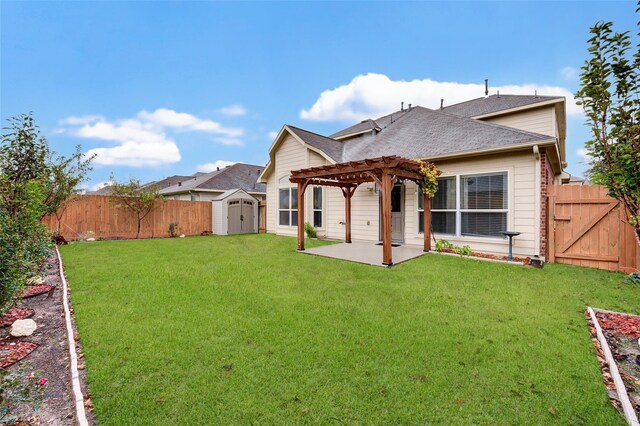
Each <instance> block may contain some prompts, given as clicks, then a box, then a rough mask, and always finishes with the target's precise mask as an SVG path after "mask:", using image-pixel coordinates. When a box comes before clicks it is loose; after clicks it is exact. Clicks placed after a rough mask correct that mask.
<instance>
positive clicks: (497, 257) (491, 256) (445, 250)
mask: <svg viewBox="0 0 640 426" xmlns="http://www.w3.org/2000/svg"><path fill="white" fill-rule="evenodd" d="M441 251H442V253H452V254H458V253H456V252H455V251H454V250H453V249H449V248H443V249H442V250H441ZM469 256H471V257H479V258H481V259H490V260H501V261H504V262H506V261H507V256H503V255H497V254H490V253H480V252H475V251H474V252H472V253H471V254H470V255H469ZM513 262H519V263H522V264H523V265H529V264H530V263H531V258H529V257H519V256H513Z"/></svg>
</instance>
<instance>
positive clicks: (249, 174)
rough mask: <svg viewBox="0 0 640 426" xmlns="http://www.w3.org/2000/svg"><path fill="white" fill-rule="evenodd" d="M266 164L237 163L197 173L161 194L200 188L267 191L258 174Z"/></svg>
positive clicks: (165, 189)
mask: <svg viewBox="0 0 640 426" xmlns="http://www.w3.org/2000/svg"><path fill="white" fill-rule="evenodd" d="M263 169H264V166H254V165H251V164H243V163H236V164H233V165H231V166H228V167H225V168H224V169H221V170H216V171H213V172H211V173H203V174H196V175H194V176H190V177H189V179H187V180H185V181H182V182H181V183H180V184H179V185H178V184H175V185H172V186H169V187H167V188H164V189H163V190H161V191H160V193H161V194H173V193H176V192H185V191H189V190H198V189H217V190H222V191H227V190H230V189H236V188H241V189H244V190H245V191H246V192H266V186H265V185H264V184H263V183H258V176H260V173H261V172H262V170H263Z"/></svg>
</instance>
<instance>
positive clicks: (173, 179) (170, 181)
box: [140, 173, 197, 190]
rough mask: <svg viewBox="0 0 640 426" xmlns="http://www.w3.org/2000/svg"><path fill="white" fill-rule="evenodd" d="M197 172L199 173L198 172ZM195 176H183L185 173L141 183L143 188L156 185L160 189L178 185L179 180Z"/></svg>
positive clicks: (182, 180)
mask: <svg viewBox="0 0 640 426" xmlns="http://www.w3.org/2000/svg"><path fill="white" fill-rule="evenodd" d="M196 174H197V173H196ZM191 178H193V176H183V175H173V176H169V177H167V178H164V179H162V180H158V181H152V182H148V183H145V184H144V185H141V186H140V187H141V188H147V187H149V186H152V185H155V186H157V187H158V190H161V189H164V188H168V187H170V186H173V185H176V184H177V183H178V182H184V181H185V180H188V179H191Z"/></svg>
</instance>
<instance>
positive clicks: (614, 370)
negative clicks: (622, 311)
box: [587, 307, 640, 426]
mask: <svg viewBox="0 0 640 426" xmlns="http://www.w3.org/2000/svg"><path fill="white" fill-rule="evenodd" d="M587 311H588V312H589V316H590V317H591V321H593V326H594V327H595V329H596V336H597V337H598V341H599V342H600V346H601V347H602V352H603V353H604V358H605V360H606V361H607V364H609V372H610V373H611V378H612V379H613V384H614V385H615V386H616V392H617V393H618V398H619V400H620V405H622V414H623V415H624V418H625V419H626V420H627V422H628V423H629V424H630V425H631V426H640V423H639V422H638V417H637V416H636V411H635V410H634V408H633V406H632V405H631V401H630V400H629V395H627V389H626V387H625V386H624V382H623V381H622V377H620V372H619V371H618V365H617V364H616V361H615V359H613V355H612V354H611V349H610V348H609V343H607V339H606V338H605V337H604V333H603V332H602V328H601V327H600V323H599V322H598V318H597V317H596V313H595V312H594V311H593V308H591V307H587ZM604 312H606V311H604Z"/></svg>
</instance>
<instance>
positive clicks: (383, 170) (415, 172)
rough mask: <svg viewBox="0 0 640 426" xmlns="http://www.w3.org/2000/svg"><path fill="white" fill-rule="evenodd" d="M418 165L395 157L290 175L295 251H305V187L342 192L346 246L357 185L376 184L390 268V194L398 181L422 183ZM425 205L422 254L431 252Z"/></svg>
mask: <svg viewBox="0 0 640 426" xmlns="http://www.w3.org/2000/svg"><path fill="white" fill-rule="evenodd" d="M420 166H421V163H420V162H418V161H415V160H409V159H407V158H402V157H398V156H386V157H378V158H368V159H364V160H360V161H349V162H345V163H338V164H328V165H326V166H320V167H312V168H307V169H301V170H294V171H292V172H291V177H290V178H289V180H290V181H291V182H292V183H297V184H298V250H304V208H305V207H304V193H305V189H306V188H307V186H308V185H314V186H332V187H338V188H340V189H341V190H342V194H343V195H344V198H345V242H347V243H350V242H351V199H352V197H353V194H354V193H355V190H356V188H357V187H358V185H360V184H362V183H365V182H375V183H376V184H377V185H378V186H379V187H380V189H381V192H382V263H384V264H385V265H389V266H390V265H393V258H392V244H391V238H392V232H391V226H392V224H391V191H392V189H393V185H394V184H395V182H396V181H398V180H410V181H413V182H416V183H417V184H418V186H421V185H422V183H423V179H424V176H423V175H422V173H420ZM423 202H424V213H423V214H424V217H423V219H424V250H425V251H429V250H430V249H431V244H430V241H431V240H430V238H431V211H430V208H429V198H428V197H427V195H425V194H423Z"/></svg>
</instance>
